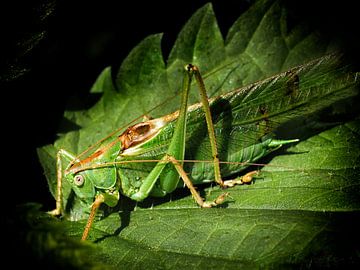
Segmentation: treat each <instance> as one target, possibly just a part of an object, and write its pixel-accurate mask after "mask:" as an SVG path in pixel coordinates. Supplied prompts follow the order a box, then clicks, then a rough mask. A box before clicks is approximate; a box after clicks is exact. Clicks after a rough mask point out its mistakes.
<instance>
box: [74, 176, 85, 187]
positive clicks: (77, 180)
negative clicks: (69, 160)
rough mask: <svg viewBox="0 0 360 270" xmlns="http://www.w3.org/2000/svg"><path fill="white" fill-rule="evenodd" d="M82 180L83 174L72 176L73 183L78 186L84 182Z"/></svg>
mask: <svg viewBox="0 0 360 270" xmlns="http://www.w3.org/2000/svg"><path fill="white" fill-rule="evenodd" d="M84 181H85V179H84V176H82V175H81V174H78V175H75V177H74V183H75V185H77V186H78V187H80V186H82V185H83V184H84Z"/></svg>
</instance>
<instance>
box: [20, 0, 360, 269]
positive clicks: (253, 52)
mask: <svg viewBox="0 0 360 270" xmlns="http://www.w3.org/2000/svg"><path fill="white" fill-rule="evenodd" d="M287 21H288V15H287V10H286V8H285V7H284V6H283V5H282V4H281V2H278V1H265V0H264V1H258V2H256V3H255V4H254V5H253V6H252V7H251V8H250V9H249V10H248V11H246V12H245V13H244V14H242V15H241V16H240V17H239V19H238V20H237V21H236V22H235V23H234V25H233V26H232V27H231V28H230V30H229V33H228V35H227V38H226V39H225V40H224V39H223V38H222V35H221V33H220V30H219V27H218V25H217V22H216V18H215V16H214V13H213V10H212V6H211V5H210V4H207V5H205V6H204V7H203V8H201V9H199V10H198V11H197V12H196V13H195V14H194V15H193V16H192V18H191V19H190V20H189V21H188V23H187V24H186V25H185V26H184V28H183V29H182V31H181V32H180V34H179V36H178V39H177V40H176V42H175V45H174V47H173V49H172V51H171V53H170V55H169V58H168V61H167V62H166V63H167V64H165V61H164V59H163V55H162V52H161V46H160V44H161V38H162V35H152V36H149V37H147V38H145V39H144V40H143V41H142V42H141V43H140V44H139V45H138V46H137V47H135V48H134V49H133V50H132V51H131V53H130V54H129V56H128V57H127V58H126V59H125V60H124V62H123V63H122V65H121V66H120V68H119V70H118V71H114V70H112V69H110V68H106V69H105V70H104V71H103V72H102V73H101V74H100V76H99V77H98V79H97V80H96V82H95V83H94V85H93V87H92V89H91V92H92V93H97V94H99V93H102V96H101V98H100V100H99V101H98V102H97V103H96V104H95V105H94V106H93V107H91V108H90V109H88V110H82V111H66V112H65V119H66V120H67V122H69V121H70V122H71V123H72V124H73V126H76V127H77V129H76V130H71V131H67V132H66V133H63V134H61V136H60V138H59V139H58V140H57V141H56V142H55V144H54V146H52V145H51V146H45V147H43V148H41V149H39V150H38V153H39V157H40V160H41V163H42V164H43V167H44V171H45V175H46V176H47V179H48V183H49V187H50V191H51V192H52V194H53V195H54V194H55V186H56V166H55V153H56V150H57V149H60V148H63V149H67V150H69V151H72V152H74V153H80V152H81V151H83V150H85V149H87V148H88V147H89V146H90V145H92V144H93V143H94V142H96V141H97V140H99V139H101V138H102V137H104V136H106V135H107V134H108V133H110V132H111V131H113V130H116V129H118V128H119V127H122V128H123V129H120V130H119V132H120V131H121V130H124V129H125V128H126V127H127V126H128V125H129V123H130V122H131V121H132V120H133V119H136V118H137V121H141V115H143V114H145V113H146V114H150V115H151V116H153V117H157V116H162V115H164V114H166V113H170V112H173V111H175V110H177V109H178V107H179V100H178V93H179V91H180V88H181V86H180V85H181V82H182V79H181V78H182V76H183V75H182V74H183V66H184V64H187V63H189V62H191V63H194V64H196V65H199V67H200V68H201V71H202V74H203V76H204V78H205V84H206V86H207V88H208V91H209V95H210V96H215V95H219V94H221V93H226V92H228V91H230V90H234V89H237V88H240V87H242V86H244V85H248V84H250V83H253V82H255V81H259V80H262V79H265V78H268V77H270V76H273V75H275V74H278V73H279V72H281V71H286V70H288V69H289V68H290V67H293V66H295V65H300V64H304V63H307V62H308V61H309V60H311V59H313V58H316V57H319V56H323V55H324V54H326V53H328V52H329V50H330V48H333V43H332V42H331V40H328V39H326V38H320V37H319V33H317V32H313V31H311V29H310V28H309V27H308V26H306V25H304V24H303V23H299V24H296V25H294V26H293V27H292V28H291V29H290V28H289V26H288V23H287ZM112 73H113V74H112ZM349 76H350V75H349ZM113 78H115V79H113ZM355 79H356V76H355ZM310 83H313V84H312V85H310V86H309V87H310V88H311V87H312V86H313V87H315V86H316V81H314V82H313V81H311V82H310ZM193 92H194V93H192V96H191V97H190V103H194V102H197V100H198V94H197V93H196V92H195V91H193ZM334 101H335V100H334ZM162 102H163V103H162ZM164 102H166V106H158V107H156V108H155V109H154V110H152V108H154V106H155V105H157V104H162V105H165V103H164ZM344 106H345V105H344V104H343V103H338V104H337V106H336V105H335V106H333V107H332V108H330V109H328V111H327V112H328V113H327V114H326V116H327V117H332V118H330V120H329V119H327V122H328V124H329V127H331V128H328V129H327V130H325V131H324V129H326V128H324V123H323V122H324V121H323V122H322V123H321V121H319V119H318V118H319V117H320V115H316V116H313V117H309V118H308V119H305V120H304V119H300V120H297V121H296V122H294V126H293V128H292V129H291V130H290V131H291V132H292V135H294V136H295V137H296V136H299V137H300V138H301V139H302V140H301V142H300V143H299V144H297V145H296V146H293V147H290V148H288V149H286V151H284V152H282V154H281V153H279V152H277V153H275V154H274V155H273V156H272V157H271V158H269V160H271V162H270V163H269V164H268V166H266V167H265V168H264V169H262V170H261V173H260V174H259V175H258V176H257V178H256V181H255V184H253V185H245V186H237V187H235V188H233V189H231V190H229V191H230V193H231V198H228V199H227V202H226V203H225V204H224V205H222V207H219V208H214V209H199V208H198V207H197V206H196V204H195V203H194V202H193V199H192V198H191V196H190V195H189V193H188V191H187V190H179V191H177V192H175V193H174V194H171V195H170V196H168V197H166V198H163V199H148V200H146V201H145V202H144V203H141V204H138V205H135V203H134V202H132V201H130V200H128V199H127V198H122V199H121V201H120V205H119V209H120V212H113V213H111V214H110V215H108V216H107V217H105V218H103V219H102V220H100V221H98V222H96V223H95V224H94V226H93V228H92V231H91V233H90V240H94V242H95V243H94V244H93V245H92V246H93V248H89V250H87V254H86V256H85V255H82V253H81V252H80V255H79V252H78V250H77V248H72V247H69V250H68V253H67V254H66V255H64V254H60V255H58V256H60V257H61V258H63V260H64V261H68V260H74V262H73V264H75V265H79V267H83V264H76V263H75V261H79V260H80V261H81V260H84V261H86V265H87V266H89V265H95V266H94V267H96V265H98V264H101V265H109V266H115V267H123V268H131V269H144V268H170V269H178V268H181V269H183V268H186V267H188V268H197V269H209V268H243V267H247V268H259V267H274V268H277V267H279V266H285V267H287V266H292V267H309V266H315V267H333V266H344V265H349V266H353V265H355V264H356V263H358V262H359V256H358V254H360V253H359V248H358V245H357V243H358V240H359V239H358V236H357V228H358V225H359V222H358V218H359V216H358V212H357V211H359V209H360V201H359V199H358V194H359V184H358V179H359V173H360V172H359V166H358V163H359V162H358V161H359V153H360V151H359V150H360V149H359V144H358V141H359V128H358V126H359V121H358V120H354V121H352V122H347V123H345V121H339V120H338V117H337V116H338V115H340V116H341V117H344V115H345V116H347V117H350V116H351V115H350V114H346V113H345V114H340V112H339V108H344ZM346 106H348V105H346ZM139 116H140V118H139ZM336 117H337V118H336ZM313 118H314V119H313ZM331 119H336V121H338V124H339V125H336V126H334V124H333V123H331ZM310 120H313V121H310ZM315 120H316V121H315ZM332 121H334V120H332ZM319 123H320V124H319ZM315 124H317V125H319V126H314V125H315ZM303 129H306V131H305V132H304V131H302V130H303ZM309 129H310V130H311V132H309ZM299 130H300V131H299ZM291 132H290V133H291ZM288 133H289V132H288ZM280 154H281V155H280ZM65 188H68V187H65ZM66 192H67V193H70V190H67V191H66ZM201 192H202V195H203V196H204V197H206V198H207V199H211V198H215V197H216V196H217V195H219V194H221V193H222V192H223V191H221V190H220V189H219V188H217V187H207V188H206V189H203V190H201ZM65 203H66V202H65ZM75 203H79V202H78V201H77V200H76V198H75ZM54 205H55V204H54ZM49 207H50V206H49ZM83 207H84V206H83V205H76V206H75V207H74V209H73V210H72V212H70V213H69V217H70V219H79V218H81V217H85V216H86V215H83V213H82V211H81V209H82V208H83ZM32 211H33V210H32ZM119 213H120V214H119ZM37 215H39V216H41V215H42V214H41V213H39V212H35V214H33V215H32V216H31V217H29V220H30V221H31V219H32V218H35V217H36V216H37ZM28 222H29V221H28ZM41 222H43V220H42V221H41ZM30 223H31V222H30ZM53 223H56V224H59V223H60V224H62V228H61V230H60V229H59V228H58V227H57V226H52V225H51V224H53ZM42 224H45V225H44V226H42V227H41V230H40V231H39V230H38V231H37V233H40V232H41V233H43V234H46V235H47V234H49V235H52V236H53V235H57V234H58V232H59V231H61V232H62V233H64V234H65V235H62V238H61V239H58V240H57V241H60V242H61V243H64V244H65V246H68V245H66V243H69V242H68V241H70V242H71V243H72V241H74V239H80V237H81V234H82V230H83V227H84V225H85V222H84V221H77V222H70V221H66V220H64V221H61V222H60V221H55V220H54V219H50V218H49V219H46V222H45V221H44V223H42ZM47 224H50V225H49V226H47ZM27 226H28V225H27ZM29 230H30V232H31V233H33V231H34V226H30V229H29ZM49 237H50V236H49ZM46 239H48V238H46ZM31 244H32V245H34V249H37V248H38V249H41V250H44V252H45V253H51V252H52V249H49V248H48V246H49V244H48V242H46V241H45V240H44V241H43V240H40V241H34V240H32V241H31ZM86 245H89V244H86ZM73 253H74V254H75V253H76V254H78V255H77V256H73V257H72V256H71V254H73ZM69 254H70V255H69ZM84 265H85V264H84Z"/></svg>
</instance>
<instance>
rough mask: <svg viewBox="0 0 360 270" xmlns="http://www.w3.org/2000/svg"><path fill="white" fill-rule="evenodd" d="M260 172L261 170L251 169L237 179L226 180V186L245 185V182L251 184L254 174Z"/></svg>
mask: <svg viewBox="0 0 360 270" xmlns="http://www.w3.org/2000/svg"><path fill="white" fill-rule="evenodd" d="M257 174H259V171H251V172H248V173H247V174H245V175H243V176H240V177H237V178H235V179H231V180H226V181H224V187H226V188H229V187H233V186H235V185H243V184H250V183H251V182H252V180H253V177H254V175H257Z"/></svg>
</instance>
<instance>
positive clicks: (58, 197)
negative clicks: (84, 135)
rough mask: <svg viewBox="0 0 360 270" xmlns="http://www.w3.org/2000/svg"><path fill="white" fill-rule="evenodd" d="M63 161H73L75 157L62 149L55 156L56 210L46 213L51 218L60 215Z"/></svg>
mask: <svg viewBox="0 0 360 270" xmlns="http://www.w3.org/2000/svg"><path fill="white" fill-rule="evenodd" d="M63 159H67V160H70V161H73V160H75V159H76V157H75V156H74V155H73V154H71V153H69V152H68V151H66V150H64V149H60V150H59V151H58V152H57V154H56V178H57V183H56V192H55V200H56V208H55V209H54V210H52V211H49V212H48V213H49V214H50V215H53V216H58V215H61V214H62V210H63V209H62V203H63V202H62V200H63V198H62V197H63V194H62V185H63Z"/></svg>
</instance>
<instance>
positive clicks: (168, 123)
mask: <svg viewBox="0 0 360 270" xmlns="http://www.w3.org/2000/svg"><path fill="white" fill-rule="evenodd" d="M340 58H341V57H339V55H336V54H333V55H327V56H324V57H322V58H319V59H316V60H314V61H312V62H309V63H307V64H305V65H301V66H298V67H295V68H293V69H291V70H289V71H287V72H283V73H281V74H277V75H276V76H274V77H271V78H269V79H266V80H264V81H261V82H258V83H255V84H253V85H250V86H248V87H244V88H241V89H238V90H235V91H232V92H229V93H227V94H224V95H222V96H219V97H216V98H212V99H209V100H208V98H207V97H206V90H205V85H204V83H203V80H202V78H201V75H200V72H199V70H198V68H197V67H195V66H192V65H187V66H186V70H185V76H184V82H183V93H182V101H181V106H180V110H179V111H177V112H175V113H172V114H169V115H165V116H163V117H160V118H156V119H151V120H146V121H144V122H141V123H138V124H135V125H133V126H131V127H129V128H127V129H126V130H125V131H124V132H123V133H121V134H118V133H116V132H115V133H114V134H112V135H111V136H109V137H107V138H106V139H105V140H103V141H101V142H99V144H96V145H97V146H98V147H97V148H96V149H95V150H94V151H90V150H93V148H91V149H89V150H88V151H86V152H85V153H84V154H80V155H78V156H75V155H73V154H71V153H69V152H67V151H65V150H62V149H61V150H59V152H58V154H57V195H56V209H55V210H53V211H52V212H51V213H52V214H54V215H59V214H62V212H63V209H62V200H63V197H62V181H63V180H66V181H68V182H69V183H70V184H71V186H72V188H73V190H74V192H75V194H76V196H77V197H78V198H79V199H81V200H83V201H86V202H87V204H89V205H90V204H91V205H92V207H91V211H90V216H89V218H88V222H87V225H86V227H85V230H84V233H83V236H82V240H85V239H86V238H87V237H88V234H89V230H90V228H91V225H92V223H93V220H94V216H95V213H96V211H97V209H98V208H99V206H100V205H101V204H102V203H104V204H107V205H108V206H110V207H112V206H115V205H116V204H117V202H118V200H119V197H120V194H123V195H125V196H127V197H129V198H131V199H133V200H136V201H142V200H144V199H145V198H147V197H148V196H157V197H161V196H165V195H166V194H168V193H171V192H173V191H174V190H175V189H176V188H177V187H179V186H182V183H181V181H180V177H181V179H182V180H183V182H184V183H185V185H186V186H187V187H188V188H189V189H190V191H191V193H192V195H193V197H194V198H195V200H196V202H197V204H199V205H200V206H201V207H213V206H216V205H218V204H221V203H222V202H223V201H224V200H225V197H226V196H227V194H228V193H227V192H224V193H223V194H222V195H220V196H219V197H217V198H216V199H215V200H213V201H204V200H203V199H202V198H201V197H200V195H199V193H198V192H197V191H196V190H195V188H194V186H193V185H194V184H201V183H205V182H209V181H211V180H214V181H215V182H217V183H218V184H219V185H220V186H222V187H231V186H233V185H235V184H242V183H244V182H250V181H251V179H252V175H253V172H250V173H248V174H247V175H245V177H243V178H236V179H232V180H225V181H224V180H222V177H225V176H230V175H233V174H234V173H237V172H239V171H241V170H243V169H244V168H246V167H247V166H248V165H249V164H251V163H252V162H255V161H256V160H258V159H260V158H261V157H263V156H265V155H267V154H268V153H270V152H272V151H274V150H276V149H278V148H280V147H281V146H282V145H284V144H288V143H292V142H296V141H297V139H289V140H279V139H275V138H274V136H273V133H272V132H273V131H274V130H275V129H276V127H278V126H280V125H281V124H284V123H285V122H287V121H290V120H292V119H294V118H296V117H298V116H301V115H306V114H308V113H312V112H314V111H316V110H319V109H321V108H324V107H326V106H328V105H330V104H332V103H333V102H334V101H336V100H339V99H342V98H346V97H349V96H352V95H353V94H354V92H355V91H353V89H354V85H355V84H356V83H357V82H356V74H352V73H349V72H348V71H347V70H346V68H344V66H343V65H342V64H341V61H340ZM319 74H320V76H319ZM193 76H194V77H195V79H196V81H197V84H198V88H199V90H200V96H201V103H199V104H194V105H191V106H188V105H187V99H188V98H187V97H188V94H189V91H190V86H191V80H192V78H193ZM314 82H316V83H314ZM309 85H310V86H309ZM259 100H261V102H260V103H261V104H259V102H258V101H259ZM275 108H276V109H275ZM205 126H206V127H207V128H205ZM204 128H205V129H204ZM204 134H205V135H204ZM206 134H207V135H206ZM198 136H199V137H200V138H201V140H202V141H197V139H198V138H197V137H198ZM228 143H234V144H236V145H237V147H232V150H230V151H229V150H228V149H227V147H226V146H227V144H228ZM188 144H198V145H197V146H196V147H191V148H196V151H192V152H191V151H187V150H188V149H189V148H188V147H187V145H188ZM85 154H86V155H85ZM188 157H190V158H194V159H196V160H210V159H211V160H212V162H206V163H201V162H199V163H194V164H193V165H192V166H191V167H189V166H186V164H184V162H183V161H184V160H185V158H188ZM154 160H157V162H154ZM220 160H222V161H227V162H229V163H228V164H223V165H221V166H220V163H221V162H220ZM64 161H67V162H68V164H65V163H64ZM146 161H149V162H146ZM232 162H234V163H236V164H232ZM239 164H240V166H239ZM184 167H185V169H184ZM189 170H191V172H190V176H188V175H187V172H189Z"/></svg>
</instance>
